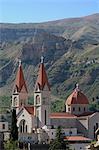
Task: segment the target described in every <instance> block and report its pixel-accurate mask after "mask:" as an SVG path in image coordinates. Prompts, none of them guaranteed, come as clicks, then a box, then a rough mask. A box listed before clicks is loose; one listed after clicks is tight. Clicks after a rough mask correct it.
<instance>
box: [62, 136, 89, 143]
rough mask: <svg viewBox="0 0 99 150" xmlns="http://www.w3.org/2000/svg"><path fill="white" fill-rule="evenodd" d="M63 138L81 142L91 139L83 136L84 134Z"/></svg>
mask: <svg viewBox="0 0 99 150" xmlns="http://www.w3.org/2000/svg"><path fill="white" fill-rule="evenodd" d="M65 140H68V141H69V142H77V141H82V142H84V141H89V142H90V141H92V139H89V138H87V137H84V136H77V135H76V136H67V137H66V138H65Z"/></svg>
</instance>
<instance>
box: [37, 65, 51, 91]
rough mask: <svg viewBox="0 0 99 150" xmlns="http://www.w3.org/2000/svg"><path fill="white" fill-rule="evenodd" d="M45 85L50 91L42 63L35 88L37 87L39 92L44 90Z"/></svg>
mask: <svg viewBox="0 0 99 150" xmlns="http://www.w3.org/2000/svg"><path fill="white" fill-rule="evenodd" d="M45 85H47V87H48V89H49V90H50V86H49V82H48V78H47V74H46V71H45V67H44V63H43V62H42V63H41V64H40V68H39V73H38V78H37V81H36V86H39V88H40V90H43V89H44V86H45Z"/></svg>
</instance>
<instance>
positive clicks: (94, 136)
mask: <svg viewBox="0 0 99 150" xmlns="http://www.w3.org/2000/svg"><path fill="white" fill-rule="evenodd" d="M93 130H94V138H96V136H95V131H96V128H95V126H94V129H93Z"/></svg>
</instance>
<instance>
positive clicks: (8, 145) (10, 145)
mask: <svg viewBox="0 0 99 150" xmlns="http://www.w3.org/2000/svg"><path fill="white" fill-rule="evenodd" d="M17 145H18V144H17V141H12V140H8V141H6V142H5V143H4V149H5V150H19V148H18V146H17Z"/></svg>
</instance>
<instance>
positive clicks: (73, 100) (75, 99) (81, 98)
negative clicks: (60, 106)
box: [66, 89, 89, 105]
mask: <svg viewBox="0 0 99 150" xmlns="http://www.w3.org/2000/svg"><path fill="white" fill-rule="evenodd" d="M66 104H67V105H71V104H89V102H88V99H87V97H86V96H85V95H84V94H83V93H82V92H81V91H80V90H78V89H75V90H74V91H73V93H72V94H71V95H70V96H69V97H68V98H67V100H66Z"/></svg>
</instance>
